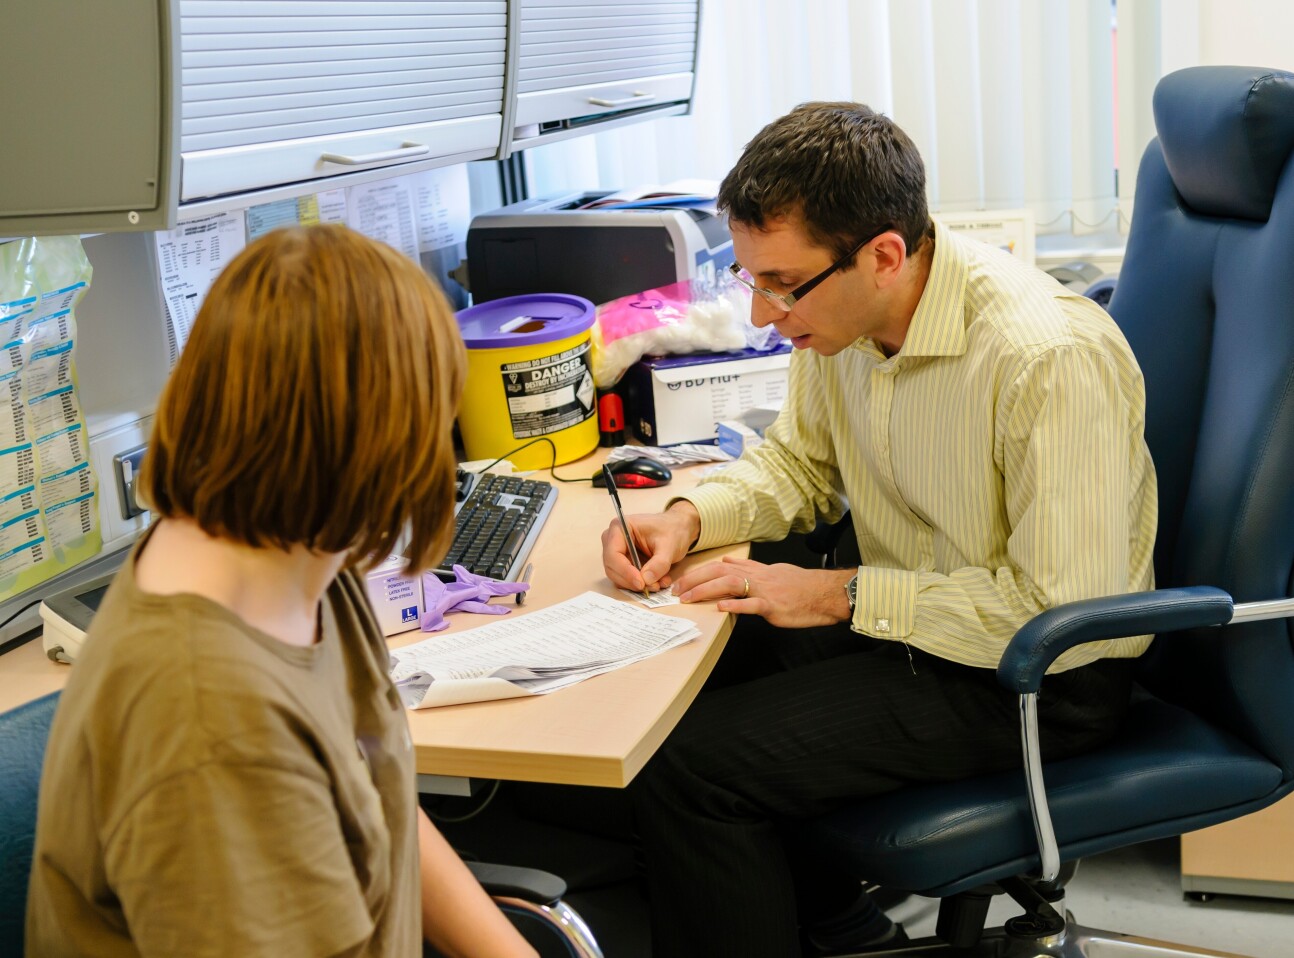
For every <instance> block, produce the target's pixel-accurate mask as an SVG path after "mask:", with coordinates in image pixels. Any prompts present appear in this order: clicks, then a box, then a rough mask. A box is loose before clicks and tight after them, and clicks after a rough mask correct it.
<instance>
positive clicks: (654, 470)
mask: <svg viewBox="0 0 1294 958" xmlns="http://www.w3.org/2000/svg"><path fill="white" fill-rule="evenodd" d="M607 466H608V468H610V470H611V474H612V475H614V476H615V477H616V488H617V489H647V488H650V487H651V486H664V485H667V484H668V483H669V481H670V479H671V478H673V474H672V473H671V472H670V471H669V470H668V469H666V468H665V467H664V466H662V465H661V464H660V463H659V462H657V461H656V460H655V459H650V458H648V457H647V456H639V457H638V458H637V459H621V460H619V461H618V462H609V463H607ZM593 485H595V486H597V487H598V488H599V489H605V488H606V485H607V481H606V479H605V478H603V476H602V470H601V469H599V470H598V471H597V472H595V473H594V474H593Z"/></svg>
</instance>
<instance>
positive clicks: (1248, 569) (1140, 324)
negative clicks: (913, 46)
mask: <svg viewBox="0 0 1294 958" xmlns="http://www.w3.org/2000/svg"><path fill="white" fill-rule="evenodd" d="M1154 112H1155V122H1156V126H1157V128H1158V132H1159V138H1158V139H1157V140H1155V141H1153V142H1152V143H1151V144H1150V146H1149V147H1148V148H1147V150H1146V153H1145V157H1144V158H1143V160H1142V163H1141V169H1140V174H1139V176H1138V179H1137V198H1136V211H1135V214H1134V216H1133V222H1132V227H1131V234H1130V236H1129V239H1128V248H1127V254H1126V256H1125V259H1124V264H1123V269H1122V272H1121V274H1120V277H1119V282H1118V287H1117V289H1116V290H1115V293H1114V297H1113V300H1112V302H1111V303H1110V312H1111V313H1112V315H1113V316H1114V318H1115V319H1116V321H1117V322H1118V323H1119V325H1120V326H1121V328H1122V329H1123V330H1124V332H1125V333H1126V335H1127V337H1128V340H1129V342H1130V343H1131V345H1132V348H1133V350H1134V351H1135V353H1136V355H1137V358H1138V360H1139V362H1140V363H1141V366H1142V369H1143V371H1144V373H1145V379H1146V389H1147V394H1148V410H1147V421H1146V438H1147V441H1148V442H1149V445H1150V450H1151V453H1152V455H1153V457H1154V461H1155V466H1156V469H1157V473H1158V479H1159V498H1160V513H1159V537H1158V541H1157V545H1156V550H1155V571H1156V581H1157V584H1158V585H1159V588H1158V589H1157V590H1156V591H1154V592H1149V593H1140V594H1131V595H1122V596H1115V597H1112V598H1106V599H1096V600H1090V601H1083V602H1076V603H1072V604H1069V605H1066V606H1062V607H1059V608H1056V609H1052V610H1050V611H1048V612H1045V613H1043V614H1042V615H1039V616H1038V617H1036V618H1035V619H1033V620H1032V621H1031V622H1029V623H1028V624H1027V625H1026V626H1025V627H1024V628H1022V629H1021V630H1020V631H1019V632H1018V633H1017V634H1016V636H1015V637H1014V639H1013V640H1012V641H1011V643H1010V644H1009V646H1008V648H1007V650H1006V652H1005V654H1004V655H1003V657H1002V660H1001V663H1000V664H999V666H998V673H997V674H998V678H999V680H1000V681H1001V682H1002V684H1003V685H1005V686H1006V687H1007V688H1009V689H1011V690H1013V691H1015V692H1017V693H1019V695H1020V711H1021V728H1022V741H1023V748H1024V767H1025V768H1024V771H1025V774H1024V775H1023V776H1021V774H1020V773H1019V772H1018V771H1017V772H1011V773H1004V774H1000V775H992V776H987V777H983V778H977V779H972V780H968V781H962V782H956V783H952V784H945V785H925V786H918V787H913V788H903V789H901V790H899V791H896V792H892V793H890V794H887V795H883V796H880V797H877V798H873V799H869V800H866V801H863V802H859V803H856V804H854V805H852V806H850V807H848V808H846V809H844V810H841V811H839V812H837V813H834V814H832V815H831V816H828V817H826V818H824V819H821V820H818V821H815V822H813V823H810V824H808V825H807V826H805V827H803V828H802V829H801V830H800V831H799V832H798V833H797V834H796V835H795V840H797V841H801V842H803V843H804V844H805V845H806V846H807V847H808V850H809V851H810V852H812V853H813V854H816V855H818V856H822V857H825V858H827V859H829V860H834V861H843V862H844V864H845V865H846V866H847V867H849V868H851V869H852V870H853V872H854V873H855V874H857V875H859V876H860V877H863V878H866V879H867V880H868V881H872V882H876V883H878V884H880V885H881V886H883V887H887V888H891V889H896V890H906V891H911V892H916V893H919V894H922V895H928V896H932V897H937V898H940V899H942V902H941V905H940V914H939V924H938V930H937V936H936V938H934V939H926V940H923V941H921V942H917V943H913V944H912V945H908V946H903V947H902V948H898V949H896V950H895V951H894V952H893V953H894V954H903V955H913V954H920V953H924V952H925V951H928V950H934V946H936V945H938V946H941V947H942V949H943V951H942V953H944V954H947V953H948V949H949V946H952V950H953V952H954V953H958V954H993V955H999V956H1015V955H1029V956H1033V955H1039V954H1045V955H1055V956H1071V955H1087V954H1102V955H1108V954H1116V953H1117V954H1127V953H1130V952H1131V950H1132V949H1129V950H1127V951H1125V950H1117V951H1115V950H1108V949H1110V948H1111V945H1110V940H1111V939H1112V938H1113V939H1117V940H1120V941H1123V942H1125V943H1128V944H1131V943H1133V942H1136V943H1137V946H1138V947H1139V948H1144V950H1136V952H1135V953H1136V954H1138V955H1143V954H1144V955H1154V954H1160V955H1167V954H1171V955H1174V956H1182V955H1188V954H1189V955H1197V954H1207V952H1203V951H1199V950H1194V949H1191V948H1184V947H1174V948H1173V949H1172V950H1164V948H1163V947H1160V948H1156V947H1154V943H1150V942H1143V941H1141V940H1140V939H1131V938H1129V937H1127V936H1123V935H1111V934H1107V933H1102V932H1096V931H1093V930H1090V929H1086V928H1082V927H1080V926H1078V925H1075V924H1074V923H1073V921H1072V919H1070V918H1069V917H1068V916H1067V913H1066V911H1065V908H1064V903H1063V898H1064V882H1065V880H1066V877H1067V874H1066V872H1067V871H1068V869H1067V868H1065V866H1068V865H1069V864H1070V863H1073V862H1075V861H1076V860H1077V859H1079V858H1081V857H1083V856H1084V855H1092V854H1097V853H1100V852H1104V851H1108V850H1110V849H1114V848H1118V847H1120V846H1123V845H1129V844H1132V843H1135V842H1140V841H1145V840H1148V839H1156V838H1164V837H1167V836H1173V835H1178V834H1180V833H1182V832H1186V831H1191V830H1193V829H1197V828H1202V827H1204V826H1207V825H1212V824H1215V823H1218V822H1223V821H1227V820H1228V819H1232V818H1237V817H1239V816H1241V815H1244V814H1246V813H1248V812H1252V811H1256V810H1258V809H1260V808H1263V807H1265V806H1267V805H1270V804H1272V803H1273V802H1275V801H1277V800H1278V799H1279V798H1281V797H1282V796H1284V795H1286V794H1287V793H1289V792H1290V791H1291V790H1294V651H1292V649H1291V645H1292V639H1294V634H1292V632H1291V625H1290V618H1289V617H1290V616H1291V615H1294V599H1291V598H1290V596H1291V595H1292V594H1294V578H1292V576H1294V162H1292V161H1291V156H1292V154H1294V74H1289V73H1278V72H1273V71H1267V70H1258V69H1248V68H1241V67H1198V68H1192V69H1188V70H1182V71H1180V72H1177V73H1173V74H1171V75H1169V76H1167V77H1164V78H1163V79H1162V80H1161V81H1160V83H1159V85H1158V88H1157V89H1156V91H1155V98H1154ZM1075 545H1076V547H1077V546H1078V544H1077V543H1076V544H1075ZM1233 600H1234V601H1233ZM1148 632H1149V633H1155V634H1156V636H1157V637H1156V639H1155V641H1154V644H1153V646H1152V647H1151V649H1150V651H1149V652H1148V653H1147V654H1146V655H1145V656H1144V657H1143V659H1142V660H1141V662H1140V663H1139V682H1140V685H1141V687H1142V688H1143V689H1144V694H1139V695H1138V696H1137V697H1136V698H1135V700H1134V703H1133V705H1132V708H1131V711H1130V712H1129V714H1128V717H1127V721H1126V722H1125V723H1124V726H1123V728H1122V730H1121V731H1120V733H1119V734H1118V735H1117V736H1116V737H1115V739H1114V740H1113V741H1112V742H1111V743H1110V744H1109V745H1107V746H1105V747H1103V748H1100V749H1098V750H1096V751H1094V752H1091V753H1089V754H1086V755H1082V756H1080V757H1077V758H1071V759H1066V760H1064V761H1057V762H1049V763H1047V764H1046V765H1045V766H1044V765H1043V764H1042V762H1041V761H1040V758H1039V750H1038V734H1037V723H1036V706H1037V700H1038V696H1039V695H1040V694H1041V695H1044V696H1045V695H1046V694H1047V682H1046V680H1045V678H1044V675H1043V673H1044V672H1045V670H1046V668H1047V666H1048V665H1049V664H1050V663H1051V662H1052V661H1054V660H1055V659H1056V657H1057V656H1059V655H1060V654H1061V653H1062V652H1064V651H1065V650H1066V649H1068V648H1071V647H1072V646H1074V645H1077V644H1080V643H1083V642H1089V641H1093V640H1097V639H1105V638H1114V637H1117V636H1128V635H1138V634H1143V633H1148ZM1044 782H1045V787H1044ZM999 891H1006V892H1007V893H1009V894H1010V895H1011V896H1012V897H1013V898H1015V899H1016V900H1017V901H1018V902H1020V904H1021V905H1022V906H1023V907H1024V908H1025V914H1024V915H1023V916H1021V917H1020V918H1019V919H1015V920H1013V922H1009V923H1008V924H1007V927H1006V928H1005V929H1002V930H1000V931H997V932H994V933H993V934H991V935H989V934H984V933H983V924H984V917H985V913H986V911H987V909H988V901H989V896H990V895H991V894H993V893H996V892H999ZM1102 948H1105V949H1107V950H1102ZM959 949H960V950H959ZM870 954H873V955H874V954H877V952H871V953H870Z"/></svg>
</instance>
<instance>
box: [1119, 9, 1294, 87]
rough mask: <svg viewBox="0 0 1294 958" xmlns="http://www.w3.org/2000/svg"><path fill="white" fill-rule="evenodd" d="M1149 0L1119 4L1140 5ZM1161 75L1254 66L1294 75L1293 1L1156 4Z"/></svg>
mask: <svg viewBox="0 0 1294 958" xmlns="http://www.w3.org/2000/svg"><path fill="white" fill-rule="evenodd" d="M1152 3H1154V0H1119V5H1120V7H1124V6H1128V7H1141V6H1147V5H1151V4H1152ZM1154 5H1155V6H1157V7H1158V9H1159V15H1160V22H1161V25H1162V47H1161V60H1162V68H1163V72H1164V73H1171V72H1172V71H1173V70H1177V69H1180V68H1182V67H1188V66H1197V65H1205V66H1222V65H1227V64H1231V65H1236V66H1255V67H1272V68H1275V69H1281V70H1291V71H1294V40H1292V39H1291V38H1294V3H1290V2H1289V0H1158V3H1154Z"/></svg>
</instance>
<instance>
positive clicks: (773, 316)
mask: <svg viewBox="0 0 1294 958" xmlns="http://www.w3.org/2000/svg"><path fill="white" fill-rule="evenodd" d="M785 315H786V312H785V311H784V310H780V309H778V308H777V307H776V306H774V305H773V304H772V303H770V302H769V301H768V300H767V299H765V298H764V297H763V296H761V295H760V294H759V293H756V294H755V295H753V296H751V297H750V324H751V325H752V326H754V327H755V328H756V329H763V328H764V327H765V326H771V325H772V324H773V323H775V322H777V320H778V319H780V318H781V317H783V316H785Z"/></svg>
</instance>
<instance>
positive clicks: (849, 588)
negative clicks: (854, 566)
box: [845, 575, 858, 612]
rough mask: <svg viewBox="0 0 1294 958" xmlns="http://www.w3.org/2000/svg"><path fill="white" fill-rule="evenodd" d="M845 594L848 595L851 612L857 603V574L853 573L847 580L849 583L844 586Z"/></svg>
mask: <svg viewBox="0 0 1294 958" xmlns="http://www.w3.org/2000/svg"><path fill="white" fill-rule="evenodd" d="M845 594H846V595H848V596H849V611H850V612H853V611H854V607H855V606H857V605H858V576H856V575H855V576H854V577H853V578H852V579H850V580H849V584H848V585H846V586H845Z"/></svg>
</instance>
